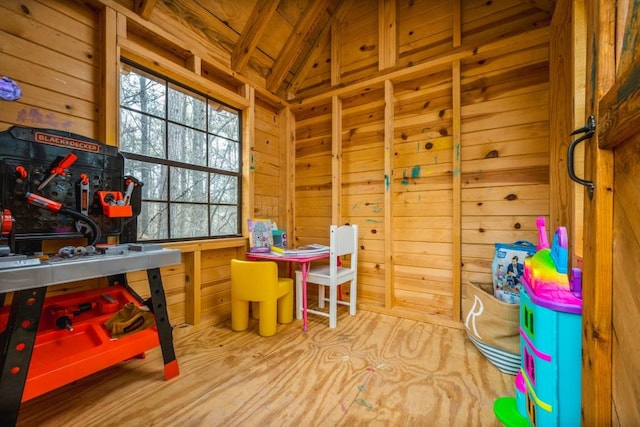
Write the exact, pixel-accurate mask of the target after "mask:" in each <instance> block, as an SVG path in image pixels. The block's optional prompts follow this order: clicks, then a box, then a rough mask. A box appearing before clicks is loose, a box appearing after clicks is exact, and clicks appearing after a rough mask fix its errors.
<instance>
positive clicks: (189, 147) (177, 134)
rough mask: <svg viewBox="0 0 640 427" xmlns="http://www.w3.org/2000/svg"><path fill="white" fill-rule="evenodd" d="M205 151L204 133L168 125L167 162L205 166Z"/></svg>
mask: <svg viewBox="0 0 640 427" xmlns="http://www.w3.org/2000/svg"><path fill="white" fill-rule="evenodd" d="M206 150H207V144H206V138H205V133H204V132H200V131H197V130H195V129H190V128H187V127H184V126H180V125H174V124H169V160H175V161H177V162H182V163H189V164H192V165H199V166H205V165H206V159H207V156H206V152H207V151H206Z"/></svg>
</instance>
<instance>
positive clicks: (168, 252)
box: [0, 244, 181, 293]
mask: <svg viewBox="0 0 640 427" xmlns="http://www.w3.org/2000/svg"><path fill="white" fill-rule="evenodd" d="M180 262H181V259H180V251H179V250H178V249H164V248H162V246H161V245H157V244H149V245H144V244H130V245H117V246H115V247H112V248H111V249H110V250H108V251H106V252H105V253H104V254H97V255H89V256H78V257H74V258H59V257H53V258H51V259H50V260H48V261H42V262H40V263H39V264H35V265H25V264H28V262H26V261H25V262H21V261H20V260H18V261H17V262H16V264H17V266H15V267H11V268H3V269H0V293H6V292H13V291H19V290H24V289H32V288H38V287H42V286H49V285H56V284H59V283H67V282H74V281H76V280H84V279H93V278H97V277H106V276H112V275H116V274H122V273H128V272H132V271H140V270H148V269H151V268H158V267H163V266H167V265H175V264H180Z"/></svg>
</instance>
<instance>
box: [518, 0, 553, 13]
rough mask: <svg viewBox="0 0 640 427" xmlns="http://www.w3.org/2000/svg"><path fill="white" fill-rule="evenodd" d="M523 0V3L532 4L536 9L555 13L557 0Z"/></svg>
mask: <svg viewBox="0 0 640 427" xmlns="http://www.w3.org/2000/svg"><path fill="white" fill-rule="evenodd" d="M521 1H522V3H526V4H528V5H531V6H533V7H535V8H536V9H540V10H544V11H545V12H549V13H550V14H553V9H554V6H555V0H521Z"/></svg>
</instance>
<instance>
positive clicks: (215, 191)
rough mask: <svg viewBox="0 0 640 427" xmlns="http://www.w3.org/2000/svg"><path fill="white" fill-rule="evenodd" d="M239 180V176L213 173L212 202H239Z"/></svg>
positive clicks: (210, 187) (210, 186)
mask: <svg viewBox="0 0 640 427" xmlns="http://www.w3.org/2000/svg"><path fill="white" fill-rule="evenodd" d="M239 182H240V181H239V178H238V177H237V176H229V175H220V174H217V173H214V174H211V185H209V189H210V191H211V193H210V196H211V203H229V204H235V203H237V202H238V183H239Z"/></svg>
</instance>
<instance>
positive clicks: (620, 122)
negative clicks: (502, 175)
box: [582, 0, 640, 426]
mask: <svg viewBox="0 0 640 427" xmlns="http://www.w3.org/2000/svg"><path fill="white" fill-rule="evenodd" d="M588 3H590V4H589V5H588V6H587V20H588V23H587V25H588V30H587V33H588V37H589V40H588V41H587V46H588V49H587V51H588V59H587V70H588V71H587V74H588V76H587V82H588V84H587V100H591V102H589V101H587V110H588V111H587V115H589V114H593V115H594V116H595V117H596V132H597V136H596V137H595V138H594V139H593V140H592V141H590V142H589V143H588V145H587V147H586V159H585V163H586V169H585V170H586V172H585V176H586V177H587V178H588V179H590V180H591V181H593V182H594V193H593V196H592V197H588V196H587V195H585V222H584V223H585V252H584V253H585V257H584V276H583V277H584V279H585V281H584V320H583V327H584V336H583V338H584V343H583V371H582V372H583V385H582V389H583V393H582V399H583V400H582V408H583V425H586V426H592V425H603V426H604V425H622V426H625V425H629V426H631V425H637V422H638V420H640V403H639V402H640V399H638V394H639V393H640V374H639V373H640V341H639V340H638V337H639V336H640V335H639V334H638V320H640V292H639V291H640V288H639V286H638V284H639V283H640V213H639V212H640V137H638V132H639V131H640V37H639V34H638V28H639V26H640V1H638V0H620V1H618V2H617V4H616V2H612V1H610V0H609V1H607V0H596V1H593V2H588ZM589 83H590V84H589Z"/></svg>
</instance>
